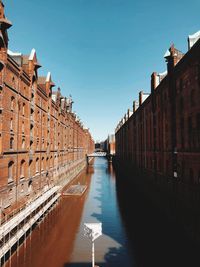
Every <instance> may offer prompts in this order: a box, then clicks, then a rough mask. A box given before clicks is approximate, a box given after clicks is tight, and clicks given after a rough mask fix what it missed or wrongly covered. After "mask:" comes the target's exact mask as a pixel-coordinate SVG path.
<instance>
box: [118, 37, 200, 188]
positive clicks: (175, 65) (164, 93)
mask: <svg viewBox="0 0 200 267" xmlns="http://www.w3.org/2000/svg"><path fill="white" fill-rule="evenodd" d="M165 59H166V62H167V73H166V74H157V73H153V74H152V77H151V94H149V95H148V94H147V95H145V94H144V93H143V92H140V96H139V103H138V102H134V103H133V112H130V111H129V112H128V114H126V115H125V117H124V118H123V119H122V120H121V121H120V123H119V124H118V126H117V128H116V158H118V159H122V160H126V161H130V162H131V163H132V164H133V165H135V166H137V167H139V168H140V169H143V170H145V171H147V172H148V173H151V174H153V175H157V174H158V175H161V176H164V177H171V178H172V179H174V180H177V181H179V182H181V183H183V184H187V185H188V184H190V185H191V184H193V185H195V184H200V104H199V103H200V40H198V41H197V42H196V43H195V44H194V45H193V46H192V47H191V48H190V49H189V50H188V52H187V53H186V54H185V55H183V54H182V53H181V52H180V51H178V50H177V49H176V48H175V47H174V46H171V47H170V49H169V50H168V52H167V54H166V55H165Z"/></svg>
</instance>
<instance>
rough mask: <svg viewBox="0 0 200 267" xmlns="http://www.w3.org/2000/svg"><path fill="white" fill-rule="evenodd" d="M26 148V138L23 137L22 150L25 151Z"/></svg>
mask: <svg viewBox="0 0 200 267" xmlns="http://www.w3.org/2000/svg"><path fill="white" fill-rule="evenodd" d="M24 148H25V138H24V137H23V138H22V149H24Z"/></svg>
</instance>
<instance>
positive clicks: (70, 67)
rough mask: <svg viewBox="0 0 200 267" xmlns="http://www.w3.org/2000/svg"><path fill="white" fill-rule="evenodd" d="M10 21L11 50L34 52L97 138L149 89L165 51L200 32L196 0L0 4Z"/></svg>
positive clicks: (7, 0) (13, 0)
mask: <svg viewBox="0 0 200 267" xmlns="http://www.w3.org/2000/svg"><path fill="white" fill-rule="evenodd" d="M4 4H5V9H6V16H7V17H8V18H9V19H10V20H11V21H12V23H13V27H12V28H11V29H10V30H9V37H10V42H9V48H10V49H11V50H12V51H17V52H22V53H23V54H29V53H30V51H31V49H32V48H35V49H36V52H37V56H38V60H39V62H40V63H41V65H42V66H43V67H42V68H41V69H40V70H39V74H40V75H44V74H45V75H46V73H47V72H48V71H51V73H52V78H53V81H54V82H55V83H56V85H57V86H60V87H61V91H62V94H63V95H65V96H67V95H69V94H71V95H72V97H73V99H74V102H75V103H74V111H76V113H77V114H78V115H79V117H80V118H81V120H82V121H83V123H84V124H85V125H86V126H87V127H89V128H90V131H91V133H92V135H93V137H94V139H95V140H104V139H105V138H106V137H107V135H108V134H109V133H113V132H114V129H115V127H116V125H117V123H118V121H119V120H120V119H121V118H122V116H123V115H124V114H125V112H126V111H127V109H128V108H129V107H131V106H132V101H133V100H134V99H138V92H139V91H140V90H142V89H143V90H144V91H145V92H149V90H150V75H151V73H152V72H153V71H158V72H163V71H165V69H166V64H165V62H164V58H163V55H164V53H165V51H166V50H167V49H168V48H169V46H170V45H171V44H172V43H174V44H175V46H176V47H177V48H178V49H179V50H181V51H182V52H185V51H186V50H187V36H188V34H193V33H194V32H196V31H198V30H200V16H199V10H200V1H199V0H192V1H188V0H187V1H186V0H182V1H181V0H176V1H175V0H173V1H172V0H169V1H162V0H160V1H157V0H151V1H149V0H144V1H142V0H57V1H55V0H34V1H32V0H4Z"/></svg>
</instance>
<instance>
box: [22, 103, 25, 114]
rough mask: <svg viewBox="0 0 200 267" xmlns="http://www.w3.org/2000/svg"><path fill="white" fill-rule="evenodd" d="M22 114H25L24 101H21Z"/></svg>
mask: <svg viewBox="0 0 200 267" xmlns="http://www.w3.org/2000/svg"><path fill="white" fill-rule="evenodd" d="M22 115H23V116H24V115H25V103H23V106H22Z"/></svg>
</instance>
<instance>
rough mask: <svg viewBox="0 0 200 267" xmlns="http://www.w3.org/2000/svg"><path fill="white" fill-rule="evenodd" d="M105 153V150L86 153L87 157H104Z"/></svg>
mask: <svg viewBox="0 0 200 267" xmlns="http://www.w3.org/2000/svg"><path fill="white" fill-rule="evenodd" d="M106 155H107V153H106V152H94V153H92V154H87V157H88V158H91V157H106Z"/></svg>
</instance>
